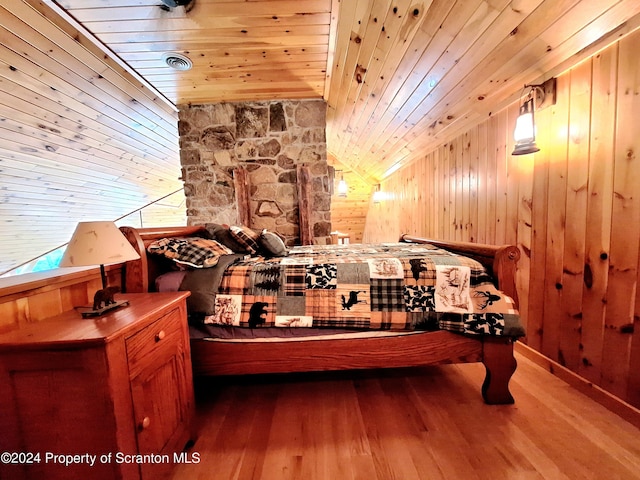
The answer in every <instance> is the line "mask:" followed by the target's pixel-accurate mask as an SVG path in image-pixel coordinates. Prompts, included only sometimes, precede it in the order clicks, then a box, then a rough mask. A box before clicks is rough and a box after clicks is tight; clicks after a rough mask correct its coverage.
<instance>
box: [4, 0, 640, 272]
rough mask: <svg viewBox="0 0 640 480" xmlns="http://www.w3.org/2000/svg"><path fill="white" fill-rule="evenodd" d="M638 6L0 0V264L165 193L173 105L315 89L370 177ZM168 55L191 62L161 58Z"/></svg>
mask: <svg viewBox="0 0 640 480" xmlns="http://www.w3.org/2000/svg"><path fill="white" fill-rule="evenodd" d="M639 14H640V2H639V1H638V0H422V1H416V0H413V1H410V0H195V2H194V3H193V4H192V5H191V6H190V8H185V7H176V8H168V7H166V6H165V5H163V3H162V1H161V0H43V1H40V0H0V43H1V45H0V93H1V94H2V96H1V97H0V111H1V113H0V115H1V120H2V123H0V171H1V172H0V173H1V174H2V185H1V187H2V188H0V207H1V208H0V225H2V226H3V227H4V228H3V229H2V230H4V232H5V233H0V240H1V241H2V257H3V258H1V259H0V273H2V272H3V271H4V270H6V268H7V267H8V266H10V265H16V264H17V263H20V262H22V261H25V260H28V259H29V258H32V257H35V256H37V255H38V254H40V253H44V252H45V251H46V250H47V249H49V248H54V247H56V246H58V245H61V244H62V243H64V242H65V241H66V240H68V238H69V236H70V234H71V232H72V230H73V226H74V225H75V223H76V222H77V221H79V220H81V219H106V218H110V219H113V218H117V217H118V216H121V215H124V214H127V213H129V212H132V211H134V210H136V209H137V208H140V207H143V206H144V205H145V204H147V203H149V202H152V201H154V200H156V199H158V198H161V197H163V196H164V195H167V194H168V193H171V192H173V191H176V190H179V189H180V188H181V182H180V181H179V179H178V177H179V176H180V165H179V157H178V134H177V125H176V123H177V115H176V109H175V105H178V106H179V105H182V104H187V103H214V102H225V101H227V102H229V101H254V100H266V99H279V98H283V99H284V98H288V99H294V98H324V99H325V100H326V102H327V105H328V111H327V128H326V134H327V149H328V153H329V157H330V158H331V159H332V161H334V162H336V163H337V164H338V168H342V169H343V170H344V171H352V172H354V173H355V174H357V176H358V177H360V178H361V179H364V180H366V182H368V183H369V184H370V185H374V184H376V183H379V182H380V180H381V179H384V178H385V177H387V176H388V175H390V174H391V172H393V171H394V170H396V169H398V168H400V167H402V166H404V165H407V164H409V163H410V162H411V161H412V160H415V159H418V158H421V157H423V156H424V155H426V154H427V153H429V152H430V151H431V150H433V149H434V148H435V147H437V146H438V145H440V144H442V143H443V142H445V141H446V140H447V139H448V138H451V137H453V136H455V135H457V134H459V133H460V132H464V131H465V130H466V129H468V128H469V127H470V126H472V125H475V124H476V123H478V121H480V120H483V119H485V118H486V117H487V116H488V115H490V114H491V112H493V111H497V110H499V109H500V108H503V107H504V106H506V105H507V104H508V103H510V102H513V101H514V100H516V99H517V98H518V96H519V94H520V92H521V91H522V89H523V86H524V84H525V83H531V82H537V81H539V80H542V79H545V78H547V77H548V76H549V75H552V74H557V73H560V71H562V70H564V69H566V68H568V67H569V66H571V65H573V64H574V63H575V62H576V59H577V58H579V55H580V54H581V52H584V51H589V50H590V49H593V48H595V47H594V45H597V47H598V48H601V47H603V46H604V44H605V43H606V41H608V40H610V41H614V40H616V39H617V38H619V36H621V35H623V34H625V33H628V32H629V31H630V30H631V29H634V28H636V27H637V25H638V23H639V21H638V15H639ZM85 31H88V32H90V33H91V34H93V35H94V36H95V37H96V38H97V39H99V41H101V42H102V44H103V45H104V47H101V46H99V45H96V44H94V43H92V42H91V41H89V40H87V39H86V38H85V36H84V35H83V32H85ZM602 38H604V39H605V40H604V41H603V40H602ZM598 39H600V40H599V41H598ZM594 42H596V43H594ZM171 52H173V53H181V54H185V55H187V56H188V57H189V58H190V59H191V61H192V62H193V68H192V69H191V70H189V71H176V70H172V69H170V68H169V67H167V66H166V64H165V63H164V60H163V54H164V53H171ZM25 205H27V206H28V208H25ZM98 217H99V218H98ZM166 221H169V222H172V223H175V221H174V220H173V219H168V220H166ZM43 229H44V230H46V231H47V232H48V234H47V236H46V239H45V237H44V236H43V235H42V234H41V232H42V230H43ZM26 245H28V247H27V246H26ZM27 250H28V252H27Z"/></svg>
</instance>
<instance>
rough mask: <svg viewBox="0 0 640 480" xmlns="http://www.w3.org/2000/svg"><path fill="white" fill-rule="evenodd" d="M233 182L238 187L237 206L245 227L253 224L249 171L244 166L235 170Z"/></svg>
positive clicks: (241, 221) (239, 216)
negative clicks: (250, 205)
mask: <svg viewBox="0 0 640 480" xmlns="http://www.w3.org/2000/svg"><path fill="white" fill-rule="evenodd" d="M233 184H234V187H235V189H236V207H237V209H238V219H239V220H240V223H241V224H242V225H244V226H245V227H250V226H251V210H250V207H249V172H247V169H246V168H244V167H237V168H235V169H234V170H233Z"/></svg>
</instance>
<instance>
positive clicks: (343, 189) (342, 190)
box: [338, 172, 349, 197]
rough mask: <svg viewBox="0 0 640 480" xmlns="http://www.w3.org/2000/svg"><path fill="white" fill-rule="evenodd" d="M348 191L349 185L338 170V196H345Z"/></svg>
mask: <svg viewBox="0 0 640 480" xmlns="http://www.w3.org/2000/svg"><path fill="white" fill-rule="evenodd" d="M348 191H349V187H347V182H345V181H344V175H343V174H342V172H340V181H339V182H338V196H339V197H346V196H347V192H348Z"/></svg>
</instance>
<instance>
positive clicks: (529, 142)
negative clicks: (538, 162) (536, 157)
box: [511, 78, 556, 155]
mask: <svg viewBox="0 0 640 480" xmlns="http://www.w3.org/2000/svg"><path fill="white" fill-rule="evenodd" d="M524 88H525V89H526V88H529V92H528V93H527V96H526V97H525V99H524V101H523V102H522V104H521V105H520V115H519V116H518V118H517V120H516V128H515V130H514V132H513V138H514V140H515V142H516V145H515V148H514V149H513V152H512V153H511V155H527V154H529V153H535V152H539V151H540V148H538V145H536V122H535V111H536V102H537V103H538V105H539V106H543V105H544V106H547V105H555V103H556V79H555V78H551V79H549V80H547V81H546V82H544V83H542V84H540V85H525V87H524Z"/></svg>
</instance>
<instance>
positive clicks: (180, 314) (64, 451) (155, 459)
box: [0, 292, 194, 480]
mask: <svg viewBox="0 0 640 480" xmlns="http://www.w3.org/2000/svg"><path fill="white" fill-rule="evenodd" d="M188 295H189V293H188V292H178V293H150V294H147V293H138V294H134V293H128V294H123V295H120V296H118V297H117V298H119V299H127V300H129V302H130V305H129V306H127V307H122V308H119V309H117V310H115V311H113V312H111V313H108V314H106V315H104V316H102V317H98V318H92V319H83V318H81V315H80V314H79V313H77V312H76V311H70V312H66V313H63V314H60V315H57V316H55V317H52V318H50V319H47V320H44V321H42V322H39V323H37V324H32V325H29V326H27V327H25V328H22V329H20V330H16V331H12V332H9V333H6V334H3V335H0V432H1V433H0V454H2V455H3V458H2V461H1V462H0V478H7V479H8V478H11V479H22V478H29V479H36V478H37V479H40V478H46V479H48V480H50V479H69V478H91V479H113V478H116V479H126V480H129V479H138V478H145V479H147V478H153V479H155V478H161V477H162V476H163V475H164V474H165V473H167V472H169V471H170V470H171V469H172V467H173V465H174V452H177V453H178V454H179V453H180V452H181V451H182V450H183V448H184V446H185V444H186V443H187V442H188V441H189V440H190V439H193V438H194V437H193V436H192V430H191V428H192V427H191V420H192V417H193V412H194V397H193V380H192V371H191V357H190V351H189V336H188V326H187V319H186V301H185V299H186V297H187V296H188ZM2 452H13V458H10V457H9V456H7V454H6V453H2ZM56 455H62V456H56ZM73 456H76V457H73ZM94 456H95V457H94ZM14 462H15V463H14ZM65 463H67V465H65ZM92 464H93V465H92Z"/></svg>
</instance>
